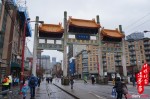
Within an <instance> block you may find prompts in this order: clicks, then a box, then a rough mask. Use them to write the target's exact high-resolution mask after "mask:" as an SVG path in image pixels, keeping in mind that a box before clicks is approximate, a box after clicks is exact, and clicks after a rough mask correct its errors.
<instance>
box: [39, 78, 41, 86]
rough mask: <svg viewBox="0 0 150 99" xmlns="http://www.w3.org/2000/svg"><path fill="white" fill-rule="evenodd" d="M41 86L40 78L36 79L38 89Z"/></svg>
mask: <svg viewBox="0 0 150 99" xmlns="http://www.w3.org/2000/svg"><path fill="white" fill-rule="evenodd" d="M40 84H41V77H39V78H38V87H40Z"/></svg>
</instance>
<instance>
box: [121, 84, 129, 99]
mask: <svg viewBox="0 0 150 99" xmlns="http://www.w3.org/2000/svg"><path fill="white" fill-rule="evenodd" d="M122 90H123V94H124V96H125V98H126V99H127V94H128V88H127V85H126V83H125V82H122Z"/></svg>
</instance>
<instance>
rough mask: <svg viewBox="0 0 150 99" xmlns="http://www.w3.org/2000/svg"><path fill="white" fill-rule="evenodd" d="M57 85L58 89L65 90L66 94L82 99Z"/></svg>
mask: <svg viewBox="0 0 150 99" xmlns="http://www.w3.org/2000/svg"><path fill="white" fill-rule="evenodd" d="M53 85H55V86H56V87H58V88H59V89H61V90H63V91H64V92H66V93H67V94H69V95H71V96H72V97H74V98H75V99H80V98H79V97H77V96H75V95H73V94H71V93H70V92H68V91H66V90H65V89H63V88H61V87H60V86H58V85H56V84H53Z"/></svg>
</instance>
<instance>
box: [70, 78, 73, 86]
mask: <svg viewBox="0 0 150 99" xmlns="http://www.w3.org/2000/svg"><path fill="white" fill-rule="evenodd" d="M70 84H71V89H73V84H74V81H73V77H71V78H70Z"/></svg>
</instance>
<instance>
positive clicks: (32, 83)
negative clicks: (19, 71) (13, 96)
mask: <svg viewBox="0 0 150 99" xmlns="http://www.w3.org/2000/svg"><path fill="white" fill-rule="evenodd" d="M37 84H38V78H37V77H35V76H34V75H33V74H32V75H31V77H30V78H29V82H28V86H29V87H30V94H31V99H32V98H34V97H35V87H36V86H37Z"/></svg>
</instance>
